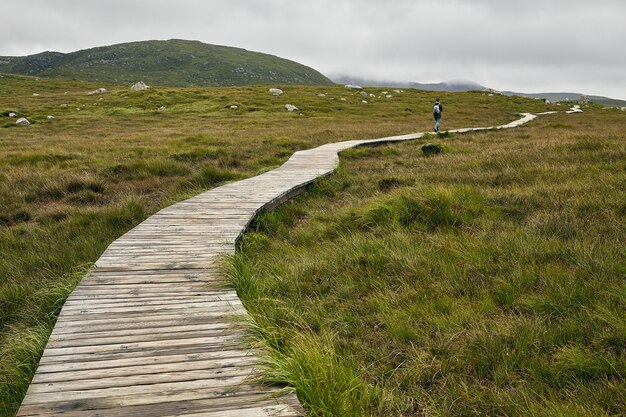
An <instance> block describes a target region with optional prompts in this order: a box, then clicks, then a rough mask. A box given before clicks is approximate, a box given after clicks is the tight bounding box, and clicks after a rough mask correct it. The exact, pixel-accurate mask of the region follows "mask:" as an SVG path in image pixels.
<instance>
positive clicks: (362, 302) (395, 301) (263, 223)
mask: <svg viewBox="0 0 626 417" xmlns="http://www.w3.org/2000/svg"><path fill="white" fill-rule="evenodd" d="M624 131H626V115H625V114H624V113H623V112H619V111H613V110H600V109H586V112H585V113H583V114H572V115H565V114H559V115H551V116H542V117H541V118H540V119H538V120H536V121H534V122H531V123H530V124H529V125H526V126H524V127H520V128H517V129H513V130H509V131H498V132H489V133H475V134H465V135H450V136H448V137H445V138H430V139H426V140H422V141H418V142H417V143H415V142H414V143H404V144H395V145H387V146H381V147H376V148H360V149H356V150H349V151H346V152H344V153H343V154H342V163H341V167H340V169H339V172H338V173H337V174H336V175H335V176H333V177H331V178H329V179H327V180H324V181H323V182H321V183H318V184H317V185H315V186H314V187H313V188H312V190H311V192H310V193H307V194H305V195H303V196H301V197H299V198H297V199H296V201H295V202H293V203H290V204H286V205H285V206H283V207H281V208H278V209H277V210H275V211H273V212H269V213H266V214H264V215H262V216H261V217H260V218H259V219H258V220H257V225H256V228H258V231H255V232H250V233H248V234H247V235H246V236H245V238H244V239H243V241H242V249H241V251H240V253H239V254H238V255H237V256H236V257H234V258H233V259H231V260H230V262H229V264H228V270H229V275H230V276H231V278H232V280H233V283H234V284H235V285H236V287H237V289H238V292H239V294H240V296H241V297H242V298H243V300H244V303H245V305H246V307H247V308H248V309H249V311H251V312H252V315H253V317H254V326H253V328H254V330H255V334H256V337H257V341H258V345H259V346H260V348H261V349H264V350H265V351H266V352H267V356H268V357H269V358H270V359H269V360H268V364H267V365H268V367H269V369H270V374H271V375H272V378H275V379H276V380H278V381H285V382H288V383H290V384H292V385H293V386H295V387H296V389H297V393H298V395H299V397H300V399H301V401H302V402H303V403H304V404H305V405H306V407H307V409H308V410H309V411H310V415H315V416H357V415H358V416H370V415H375V416H479V415H481V416H482V415H490V416H563V417H565V416H609V415H611V416H624V415H626V281H625V277H626V222H625V221H624V218H625V215H626V193H625V191H626V174H625V171H626V142H625V140H624ZM425 142H432V143H436V144H440V145H441V146H442V147H443V148H444V150H445V152H444V153H442V154H438V155H435V156H431V157H425V156H423V155H422V152H421V147H420V145H421V144H424V143H425Z"/></svg>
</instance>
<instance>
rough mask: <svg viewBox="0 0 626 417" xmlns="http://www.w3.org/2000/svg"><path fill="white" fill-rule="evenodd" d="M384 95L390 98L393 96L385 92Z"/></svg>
mask: <svg viewBox="0 0 626 417" xmlns="http://www.w3.org/2000/svg"><path fill="white" fill-rule="evenodd" d="M385 97H387V98H391V97H393V96H392V95H391V94H387V95H386V96H385Z"/></svg>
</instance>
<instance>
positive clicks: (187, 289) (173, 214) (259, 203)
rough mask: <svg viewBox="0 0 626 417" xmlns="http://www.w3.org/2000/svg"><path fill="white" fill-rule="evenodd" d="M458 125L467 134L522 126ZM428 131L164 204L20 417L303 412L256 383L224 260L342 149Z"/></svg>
mask: <svg viewBox="0 0 626 417" xmlns="http://www.w3.org/2000/svg"><path fill="white" fill-rule="evenodd" d="M522 116H523V117H522V118H520V119H519V120H516V121H514V122H512V123H509V124H507V125H503V126H496V127H488V128H469V129H456V130H450V131H448V132H450V133H463V132H468V131H480V130H487V129H506V128H513V127H517V126H519V125H522V124H524V123H527V122H529V121H531V120H533V119H534V118H535V117H536V116H535V115H532V114H529V113H524V114H522ZM424 135H425V133H416V134H410V135H402V136H392V137H387V138H381V139H373V140H353V141H346V142H339V143H331V144H326V145H322V146H319V147H317V148H315V149H310V150H305V151H299V152H296V153H294V154H293V156H292V157H291V158H290V159H289V160H288V161H287V162H286V163H285V164H283V165H282V166H281V167H279V168H277V169H275V170H273V171H270V172H266V173H264V174H262V175H259V176H256V177H253V178H248V179H245V180H242V181H238V182H235V183H232V184H228V185H224V186H222V187H218V188H215V189H212V190H210V191H207V192H204V193H202V194H199V195H197V196H195V197H193V198H190V199H188V200H185V201H182V202H180V203H177V204H174V205H173V206H170V207H168V208H165V209H163V210H161V211H159V212H158V213H156V214H155V215H153V216H151V217H149V218H148V219H147V220H145V221H144V222H143V223H141V224H140V225H138V226H137V227H135V228H134V229H132V230H131V231H129V232H128V233H126V234H125V235H123V236H122V237H120V238H119V239H117V240H116V241H115V242H113V243H112V244H111V245H110V246H109V247H108V248H107V250H106V251H105V252H104V254H103V255H102V256H101V257H100V259H99V260H98V261H97V262H96V268H94V269H93V271H92V272H90V273H89V274H88V275H87V276H85V277H84V278H83V280H82V281H81V282H80V283H79V285H78V286H77V287H76V289H75V290H74V291H73V292H72V294H71V295H70V296H69V298H68V299H67V302H66V303H65V305H64V307H63V309H62V311H61V314H60V316H59V318H58V321H57V323H56V325H55V328H54V331H53V332H52V335H51V337H50V340H49V341H48V344H47V346H46V349H45V351H44V354H43V356H42V358H41V360H40V362H39V368H38V369H37V372H36V374H35V377H34V378H33V381H32V382H31V385H30V387H29V389H28V392H27V394H26V397H25V398H24V401H23V402H22V406H21V408H20V410H19V412H18V416H22V417H25V416H66V417H74V416H76V417H77V416H81V417H85V416H91V417H96V416H98V417H103V416H106V417H114V416H115V417H121V416H160V417H164V416H187V417H199V416H205V417H211V416H224V417H228V416H233V417H235V416H237V417H241V416H300V415H303V414H304V410H303V408H302V407H301V405H300V403H299V402H298V399H297V398H296V396H295V395H294V394H293V393H288V394H285V393H284V391H283V390H281V387H276V386H267V385H263V384H261V383H259V382H258V380H257V379H255V378H254V377H255V376H258V374H259V370H258V369H257V368H258V367H257V365H258V363H259V358H258V357H257V356H256V355H255V353H254V352H251V351H249V349H248V348H247V347H246V344H245V341H244V336H245V334H244V330H242V329H241V328H240V326H238V325H237V324H236V320H234V317H233V316H236V315H246V314H247V313H246V311H245V309H244V308H243V306H242V304H241V302H240V301H239V299H238V297H237V294H236V293H235V291H234V290H233V289H232V288H230V287H228V286H225V285H223V282H220V280H221V278H220V275H219V273H218V266H217V262H218V261H219V259H220V257H222V256H223V255H224V254H232V253H234V252H235V242H236V240H237V238H238V237H239V236H240V235H241V234H242V233H243V232H244V231H245V229H246V227H247V226H248V224H249V223H250V221H251V220H252V219H253V218H254V216H255V215H257V214H258V213H259V212H260V211H262V210H267V209H270V208H272V207H274V206H276V205H278V204H280V203H281V202H283V201H285V200H287V199H289V198H291V197H293V196H294V195H296V194H298V193H300V192H302V191H304V190H305V187H306V186H307V185H308V184H310V183H312V182H313V181H315V180H316V179H318V178H320V177H322V176H326V175H329V174H331V173H332V172H333V171H334V170H335V168H336V167H337V165H338V163H339V157H338V153H339V152H341V151H342V150H345V149H348V148H353V147H357V146H365V145H375V144H379V143H385V142H397V141H405V140H414V139H419V138H421V137H422V136H424Z"/></svg>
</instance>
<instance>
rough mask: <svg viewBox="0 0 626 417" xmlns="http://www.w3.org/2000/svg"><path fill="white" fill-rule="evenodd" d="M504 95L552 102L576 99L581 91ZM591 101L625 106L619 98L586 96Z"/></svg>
mask: <svg viewBox="0 0 626 417" xmlns="http://www.w3.org/2000/svg"><path fill="white" fill-rule="evenodd" d="M502 94H504V95H505V96H521V97H528V98H536V99H542V100H550V101H551V102H553V103H556V102H559V101H578V99H579V98H580V96H582V95H583V94H581V93H516V92H513V91H502ZM587 97H588V98H589V101H591V102H592V103H597V104H601V105H603V106H606V107H625V106H626V100H619V99H615V98H609V97H604V96H589V95H588V96H587Z"/></svg>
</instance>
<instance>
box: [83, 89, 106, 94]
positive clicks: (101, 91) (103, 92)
mask: <svg viewBox="0 0 626 417" xmlns="http://www.w3.org/2000/svg"><path fill="white" fill-rule="evenodd" d="M105 93H108V91H107V89H106V88H98V89H96V90H93V91H90V92H88V93H87V95H88V96H93V95H94V94H105Z"/></svg>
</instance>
